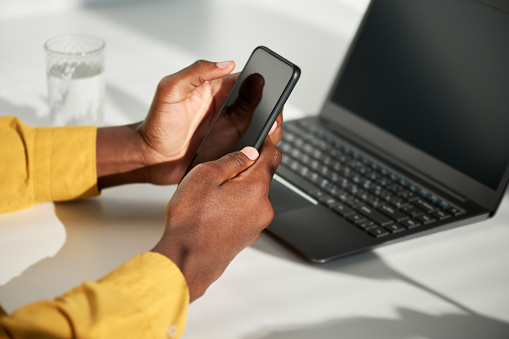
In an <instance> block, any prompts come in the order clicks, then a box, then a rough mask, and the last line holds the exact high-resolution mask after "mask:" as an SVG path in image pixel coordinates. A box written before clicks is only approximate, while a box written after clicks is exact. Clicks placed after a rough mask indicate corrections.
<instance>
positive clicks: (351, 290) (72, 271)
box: [0, 0, 509, 339]
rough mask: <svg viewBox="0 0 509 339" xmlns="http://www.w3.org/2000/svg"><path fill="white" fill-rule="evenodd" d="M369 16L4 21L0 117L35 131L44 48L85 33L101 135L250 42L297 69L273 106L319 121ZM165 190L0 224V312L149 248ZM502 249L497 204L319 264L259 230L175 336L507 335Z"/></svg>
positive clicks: (159, 226)
mask: <svg viewBox="0 0 509 339" xmlns="http://www.w3.org/2000/svg"><path fill="white" fill-rule="evenodd" d="M365 5H366V1H357V0H336V1H332V0H329V1H325V0H320V1H316V0H309V1H304V0H299V1H292V0H284V1H271V0H263V1H262V0H257V1H255V0H250V1H248V0H245V1H235V0H222V1H204V0H203V1H199V0H195V1H183V0H180V1H166V2H163V1H159V2H147V3H143V4H139V3H131V4H126V5H116V6H113V5H111V6H102V7H88V8H85V9H79V10H73V11H67V12H60V13H52V14H44V15H39V16H31V17H26V18H14V19H10V20H7V19H5V20H1V21H0V46H2V47H1V54H0V58H1V61H2V62H0V114H14V115H18V116H19V117H21V118H22V119H23V120H25V121H26V122H28V123H31V124H34V125H43V124H45V123H47V121H48V109H47V105H46V102H45V99H44V98H45V95H46V84H45V75H44V63H43V53H42V44H43V42H44V41H45V40H46V39H47V38H49V37H51V36H54V35H57V34H61V33H67V32H81V33H88V34H93V35H98V36H101V37H103V38H105V39H106V41H107V64H106V69H107V107H106V112H107V117H106V123H107V124H121V123H129V122H133V121H136V120H140V119H142V118H143V117H144V116H145V113H146V111H147V109H148V106H149V104H150V101H151V99H152V96H153V92H154V89H155V86H156V84H157V82H158V81H159V79H160V78H161V77H162V76H164V75H166V74H169V73H173V72H175V71H177V70H179V69H181V68H182V67H184V66H186V65H188V64H190V63H191V62H193V61H194V60H196V59H199V58H204V59H209V60H216V61H220V60H225V59H234V60H236V61H237V62H238V68H239V69H240V68H241V67H242V65H243V63H244V62H245V60H246V59H247V57H248V55H249V53H250V52H251V50H252V49H253V48H254V47H255V46H257V45H261V44H263V45H267V46H269V47H271V48H272V49H274V50H276V51H278V52H280V53H281V54H283V55H285V56H286V57H288V59H290V60H292V61H294V62H295V63H297V64H298V65H299V66H301V68H302V69H303V76H302V78H301V81H300V82H299V84H298V86H297V88H296V90H295V92H294V93H293V94H292V97H291V99H290V103H289V104H288V105H287V107H286V110H285V114H286V115H285V118H286V119H291V118H296V117H299V116H302V114H303V113H302V112H316V111H317V110H318V108H319V106H320V103H321V101H322V100H323V98H324V96H325V95H326V90H327V87H328V86H329V85H330V82H331V81H332V79H333V77H334V74H335V71H336V69H337V67H338V66H339V63H340V61H341V58H342V56H343V54H344V52H345V50H346V47H347V45H348V43H349V41H350V39H351V37H352V34H353V32H354V30H355V28H356V26H357V24H358V22H359V19H360V16H361V15H362V12H363V10H364V8H365ZM288 8H291V9H288ZM2 165H3V164H2ZM0 180H1V179H0ZM173 191H174V187H155V186H150V185H132V186H125V187H118V188H114V189H109V190H106V191H105V192H104V193H103V195H102V196H101V197H99V198H95V199H88V200H82V201H76V202H70V203H61V204H52V203H46V204H41V205H38V206H35V207H33V208H30V209H27V210H23V211H19V212H15V213H11V214H6V215H0V234H1V236H0V285H1V286H0V302H1V303H2V305H3V306H4V307H5V308H6V309H7V310H8V311H12V310H13V309H15V308H16V307H18V306H20V305H23V304H26V303H29V302H33V301H36V300H39V299H42V298H51V297H54V296H56V295H58V294H61V293H63V292H64V291H66V290H67V289H69V288H71V287H73V286H75V285H78V284H80V283H81V282H83V281H84V280H95V279H97V278H99V277H100V276H102V275H104V274H106V273H107V272H109V271H110V270H112V269H114V268H115V267H117V266H118V265H120V264H121V263H122V262H124V261H126V260H128V259H129V258H131V257H132V256H134V255H136V254H138V253H140V252H142V251H146V250H148V249H150V248H151V247H152V246H153V245H154V244H155V242H156V241H157V240H158V239H159V236H160V234H161V232H162V230H163V223H164V208H165V206H166V203H167V201H168V200H169V198H170V196H171V194H172V193H173ZM508 244H509V197H508V196H506V197H505V200H504V201H503V203H502V206H501V209H500V211H499V213H498V214H497V216H496V217H495V218H494V219H491V220H489V221H485V222H483V223H479V224H476V225H471V226H466V227H463V228H459V229H455V230H451V231H447V232H443V233H439V234H435V235H431V236H427V237H424V238H419V239H415V240H411V241H408V242H404V243H400V244H396V245H391V246H388V247H385V248H382V249H379V250H376V251H374V252H369V253H364V254H360V255H356V256H352V257H348V258H345V259H342V260H338V261H336V262H333V263H331V264H327V265H320V266H317V265H313V264H309V263H307V262H304V261H302V260H301V259H300V258H299V257H298V256H296V255H294V254H293V253H292V252H290V251H289V250H287V249H286V248H285V247H283V246H281V245H280V244H279V243H277V242H275V241H274V240H273V239H272V238H270V237H269V236H268V235H266V234H263V235H262V237H261V238H260V240H259V241H258V242H257V243H256V244H254V245H253V246H251V247H250V248H248V249H246V250H245V251H244V252H242V253H241V254H240V255H239V256H238V257H237V258H236V259H235V260H234V261H233V262H232V264H231V265H230V267H229V268H228V269H227V271H226V272H225V273H224V275H223V276H222V277H221V278H220V279H219V280H218V281H217V282H216V283H215V284H214V285H212V287H211V288H210V289H209V290H208V291H207V293H206V294H205V296H204V297H202V298H201V299H199V300H198V301H196V302H195V303H193V304H192V305H191V307H190V309H189V318H188V328H187V331H186V333H185V335H184V337H185V338H196V339H198V338H226V339H228V338H232V339H233V338H235V339H239V338H242V339H261V338H264V339H269V338H270V339H282V338H294V339H295V338H297V339H299V338H310V337H311V338H336V337H341V338H392V339H393V338H507V337H509V261H508V260H507V258H508V257H509V246H508Z"/></svg>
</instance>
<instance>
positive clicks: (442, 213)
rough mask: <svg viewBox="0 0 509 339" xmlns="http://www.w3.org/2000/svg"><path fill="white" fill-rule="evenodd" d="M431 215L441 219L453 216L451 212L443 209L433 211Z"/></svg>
mask: <svg viewBox="0 0 509 339" xmlns="http://www.w3.org/2000/svg"><path fill="white" fill-rule="evenodd" d="M431 215H432V216H433V217H435V218H437V219H440V220H443V219H447V218H449V217H450V216H451V214H450V213H448V212H446V211H443V210H438V211H435V212H433V213H431Z"/></svg>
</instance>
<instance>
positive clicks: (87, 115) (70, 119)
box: [44, 34, 105, 126]
mask: <svg viewBox="0 0 509 339" xmlns="http://www.w3.org/2000/svg"><path fill="white" fill-rule="evenodd" d="M104 46H105V43H104V41H103V40H101V39H98V38H95V37H90V36H86V35H78V34H68V35H62V36H57V37H54V38H52V39H49V40H48V41H46V43H45V44H44V49H45V51H46V74H47V79H48V98H49V106H50V119H51V123H52V125H53V126H64V125H100V124H102V122H103V115H104V75H103V73H104Z"/></svg>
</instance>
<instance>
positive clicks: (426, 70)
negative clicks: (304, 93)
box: [330, 0, 509, 190]
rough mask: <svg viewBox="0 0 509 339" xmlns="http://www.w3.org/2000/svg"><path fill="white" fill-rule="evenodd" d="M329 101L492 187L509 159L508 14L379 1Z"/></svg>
mask: <svg viewBox="0 0 509 339" xmlns="http://www.w3.org/2000/svg"><path fill="white" fill-rule="evenodd" d="M350 53H351V54H350V55H349V59H348V62H347V63H346V65H345V66H344V68H343V70H342V74H341V77H340V80H339V81H338V82H337V83H336V87H335V88H334V89H333V92H332V93H331V94H330V99H331V100H332V101H333V102H334V103H335V104H337V105H339V106H341V107H343V108H344V109H346V110H347V111H349V112H351V113H354V114H355V115H357V116H358V117H361V118H362V119H364V120H365V121H367V122H369V123H371V124H373V125H375V126H377V127H379V128H381V129H383V130H385V131H387V132H389V133H391V134H392V135H393V136H395V137H396V138H397V139H399V140H403V141H404V142H405V143H407V144H409V145H411V146H412V147H415V148H417V149H419V150H421V151H423V152H425V153H426V154H428V155H431V156H432V157H434V158H435V159H438V160H439V161H441V162H443V163H445V164H447V165H448V166H450V167H452V168H454V169H455V170H457V171H459V172H461V173H463V174H465V175H466V176H468V177H470V178H472V179H474V180H475V181H477V182H479V183H481V184H482V185H484V186H486V187H489V188H490V189H492V190H497V188H498V185H499V183H500V181H501V179H502V177H503V175H504V171H505V170H506V167H507V165H508V163H509V14H508V13H506V12H504V11H502V10H499V9H496V8H494V7H491V6H488V5H485V4H483V3H480V2H478V1H474V0H421V1H408V0H377V1H375V2H374V3H373V4H372V6H371V8H370V12H369V14H368V17H367V18H365V21H364V26H363V27H362V30H361V31H360V32H359V33H358V36H357V40H356V42H355V47H354V48H353V49H352V50H351V51H350Z"/></svg>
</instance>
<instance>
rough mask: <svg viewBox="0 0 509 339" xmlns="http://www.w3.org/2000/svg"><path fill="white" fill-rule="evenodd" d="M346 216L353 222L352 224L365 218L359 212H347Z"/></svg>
mask: <svg viewBox="0 0 509 339" xmlns="http://www.w3.org/2000/svg"><path fill="white" fill-rule="evenodd" d="M346 218H347V219H348V220H350V221H351V222H353V223H354V224H357V223H359V222H362V221H365V220H366V218H365V217H364V216H363V215H362V214H359V213H353V214H349V215H348V216H347V217H346Z"/></svg>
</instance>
